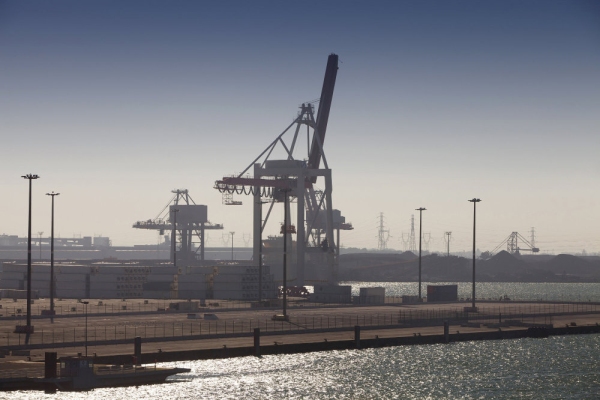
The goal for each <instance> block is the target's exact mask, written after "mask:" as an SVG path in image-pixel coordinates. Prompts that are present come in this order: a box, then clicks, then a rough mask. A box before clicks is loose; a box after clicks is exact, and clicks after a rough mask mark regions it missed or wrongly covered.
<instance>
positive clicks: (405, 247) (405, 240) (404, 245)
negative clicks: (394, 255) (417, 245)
mask: <svg viewBox="0 0 600 400" xmlns="http://www.w3.org/2000/svg"><path fill="white" fill-rule="evenodd" d="M401 240H402V249H403V250H404V251H407V250H408V242H409V237H408V235H407V234H406V233H404V232H402V239H401Z"/></svg>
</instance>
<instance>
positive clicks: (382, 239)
mask: <svg viewBox="0 0 600 400" xmlns="http://www.w3.org/2000/svg"><path fill="white" fill-rule="evenodd" d="M378 238H379V241H378V243H377V249H378V250H385V249H387V242H388V240H389V239H390V231H389V229H385V225H384V224H383V213H379V233H378Z"/></svg>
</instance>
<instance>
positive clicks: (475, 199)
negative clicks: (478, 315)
mask: <svg viewBox="0 0 600 400" xmlns="http://www.w3.org/2000/svg"><path fill="white" fill-rule="evenodd" d="M480 201H481V199H477V198H472V199H471V200H469V202H471V203H473V293H472V296H471V301H472V303H471V311H473V312H477V308H476V307H475V226H476V225H475V217H476V215H477V213H476V211H477V203H479V202H480Z"/></svg>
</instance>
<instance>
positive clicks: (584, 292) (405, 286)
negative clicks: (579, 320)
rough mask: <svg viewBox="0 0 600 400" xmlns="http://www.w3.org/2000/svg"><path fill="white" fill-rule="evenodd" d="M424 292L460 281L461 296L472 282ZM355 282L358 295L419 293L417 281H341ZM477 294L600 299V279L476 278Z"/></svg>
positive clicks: (486, 296) (468, 294)
mask: <svg viewBox="0 0 600 400" xmlns="http://www.w3.org/2000/svg"><path fill="white" fill-rule="evenodd" d="M422 284H423V288H422V290H423V293H426V290H427V285H458V297H462V298H467V297H471V290H472V287H473V286H472V284H471V283H470V282H423V283H422ZM340 285H352V294H353V295H354V296H358V294H359V290H360V288H361V287H377V286H381V287H385V289H386V290H385V294H386V296H402V295H413V296H414V295H417V294H418V293H419V285H418V283H417V282H341V283H340ZM475 293H476V297H477V298H480V299H492V300H498V299H499V298H500V297H503V296H504V295H507V296H508V297H510V298H511V299H513V300H548V301H600V283H557V282H552V283H521V282H477V283H476V284H475Z"/></svg>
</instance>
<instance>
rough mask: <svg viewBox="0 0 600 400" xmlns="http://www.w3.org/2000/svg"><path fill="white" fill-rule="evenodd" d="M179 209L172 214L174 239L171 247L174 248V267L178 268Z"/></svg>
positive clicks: (174, 209)
mask: <svg viewBox="0 0 600 400" xmlns="http://www.w3.org/2000/svg"><path fill="white" fill-rule="evenodd" d="M178 211H179V209H177V208H173V209H171V212H172V213H173V232H172V235H173V238H172V239H171V245H172V246H173V266H174V267H175V268H177V212H178Z"/></svg>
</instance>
